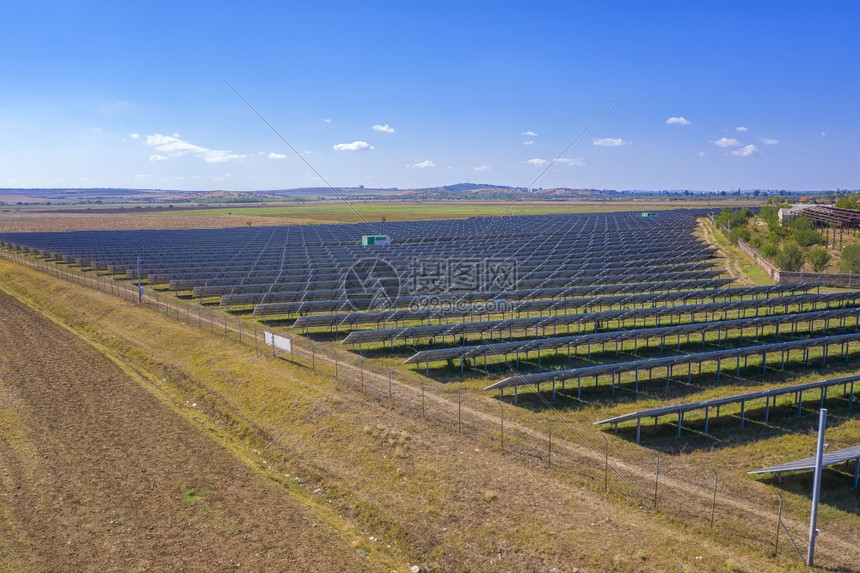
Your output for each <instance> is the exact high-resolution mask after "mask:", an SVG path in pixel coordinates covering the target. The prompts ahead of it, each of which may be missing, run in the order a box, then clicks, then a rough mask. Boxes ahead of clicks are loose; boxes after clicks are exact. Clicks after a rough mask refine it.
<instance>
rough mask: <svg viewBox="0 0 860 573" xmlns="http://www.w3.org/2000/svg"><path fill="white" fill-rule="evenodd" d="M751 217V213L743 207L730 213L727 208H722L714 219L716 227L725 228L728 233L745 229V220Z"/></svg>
mask: <svg viewBox="0 0 860 573" xmlns="http://www.w3.org/2000/svg"><path fill="white" fill-rule="evenodd" d="M750 217H752V211H750V210H749V209H747V208H746V207H744V208H743V209H741V210H740V211H732V210H731V209H730V208H729V207H723V210H722V211H720V214H719V215H717V216H716V217H714V221H716V223H717V225H718V226H721V227H726V228H727V229H729V230H730V231H734V230H735V229H739V228H743V227H746V225H747V220H748V219H749V218H750Z"/></svg>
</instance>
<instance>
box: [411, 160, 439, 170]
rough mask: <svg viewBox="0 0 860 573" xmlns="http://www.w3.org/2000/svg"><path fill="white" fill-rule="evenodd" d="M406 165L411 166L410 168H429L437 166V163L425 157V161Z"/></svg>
mask: <svg viewBox="0 0 860 573" xmlns="http://www.w3.org/2000/svg"><path fill="white" fill-rule="evenodd" d="M406 167H409V168H410V169H429V168H431V167H436V163H435V162H433V161H431V160H429V159H425V160H424V161H416V162H415V163H411V164H409V165H407V166H406Z"/></svg>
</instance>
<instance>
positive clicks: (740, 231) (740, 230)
mask: <svg viewBox="0 0 860 573" xmlns="http://www.w3.org/2000/svg"><path fill="white" fill-rule="evenodd" d="M738 239H741V240H743V241H747V242H749V240H750V230H749V229H747V228H746V227H732V232H731V233H729V241H731V243H732V244H733V245H737V244H738Z"/></svg>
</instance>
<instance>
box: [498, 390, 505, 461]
mask: <svg viewBox="0 0 860 573" xmlns="http://www.w3.org/2000/svg"><path fill="white" fill-rule="evenodd" d="M499 408H500V409H501V415H500V417H499V421H500V423H501V430H502V438H501V440H500V442H499V444H500V446H501V448H502V453H503V454H504V453H505V405H504V404H503V403H501V402H499Z"/></svg>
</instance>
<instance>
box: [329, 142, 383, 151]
mask: <svg viewBox="0 0 860 573" xmlns="http://www.w3.org/2000/svg"><path fill="white" fill-rule="evenodd" d="M332 149H334V150H335V151H370V150H372V149H373V146H372V145H370V144H369V143H368V142H366V141H353V142H352V143H338V144H336V145H333V146H332Z"/></svg>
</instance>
